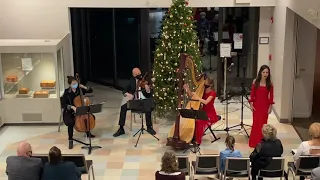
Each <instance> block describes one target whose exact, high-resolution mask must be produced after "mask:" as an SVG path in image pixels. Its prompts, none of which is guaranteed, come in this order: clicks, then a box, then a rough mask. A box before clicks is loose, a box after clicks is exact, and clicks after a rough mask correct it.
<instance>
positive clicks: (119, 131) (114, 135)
mask: <svg viewBox="0 0 320 180" xmlns="http://www.w3.org/2000/svg"><path fill="white" fill-rule="evenodd" d="M125 133H126V132H125V131H124V129H122V128H119V129H118V131H117V132H116V133H114V134H113V137H118V136H121V135H123V134H125Z"/></svg>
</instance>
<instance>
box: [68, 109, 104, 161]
mask: <svg viewBox="0 0 320 180" xmlns="http://www.w3.org/2000/svg"><path fill="white" fill-rule="evenodd" d="M102 105H103V103H100V104H91V105H89V106H82V107H77V109H76V113H75V116H81V115H87V116H88V119H89V115H90V114H93V113H100V112H101V111H102ZM86 124H88V126H89V127H86V128H87V129H89V131H88V132H87V133H88V134H89V144H88V143H84V142H82V141H79V140H76V139H73V140H74V141H76V142H78V143H81V144H83V145H85V146H83V147H81V148H82V149H88V154H89V155H90V154H91V152H92V150H94V149H99V148H101V146H92V145H91V132H90V123H86Z"/></svg>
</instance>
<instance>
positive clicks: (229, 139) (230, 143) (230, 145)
mask: <svg viewBox="0 0 320 180" xmlns="http://www.w3.org/2000/svg"><path fill="white" fill-rule="evenodd" d="M225 143H226V146H227V148H229V149H230V150H232V151H233V150H234V145H235V143H236V140H235V139H234V137H233V136H228V137H227V138H226V140H225Z"/></svg>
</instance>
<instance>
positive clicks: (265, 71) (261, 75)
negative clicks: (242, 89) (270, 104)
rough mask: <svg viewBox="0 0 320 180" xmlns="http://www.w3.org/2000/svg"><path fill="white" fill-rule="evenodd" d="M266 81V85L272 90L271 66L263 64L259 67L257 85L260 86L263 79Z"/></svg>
mask: <svg viewBox="0 0 320 180" xmlns="http://www.w3.org/2000/svg"><path fill="white" fill-rule="evenodd" d="M262 80H263V81H265V82H266V86H267V88H268V90H270V87H271V73H270V68H269V66H267V65H262V66H261V67H260V69H259V72H258V75H257V78H256V81H255V87H256V88H258V87H259V86H260V82H261V81H262Z"/></svg>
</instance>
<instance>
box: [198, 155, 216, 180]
mask: <svg viewBox="0 0 320 180" xmlns="http://www.w3.org/2000/svg"><path fill="white" fill-rule="evenodd" d="M219 165H220V164H219V155H197V158H196V161H193V162H192V168H193V169H194V174H193V175H192V177H194V179H198V178H199V177H208V176H215V175H218V174H219Z"/></svg>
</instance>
